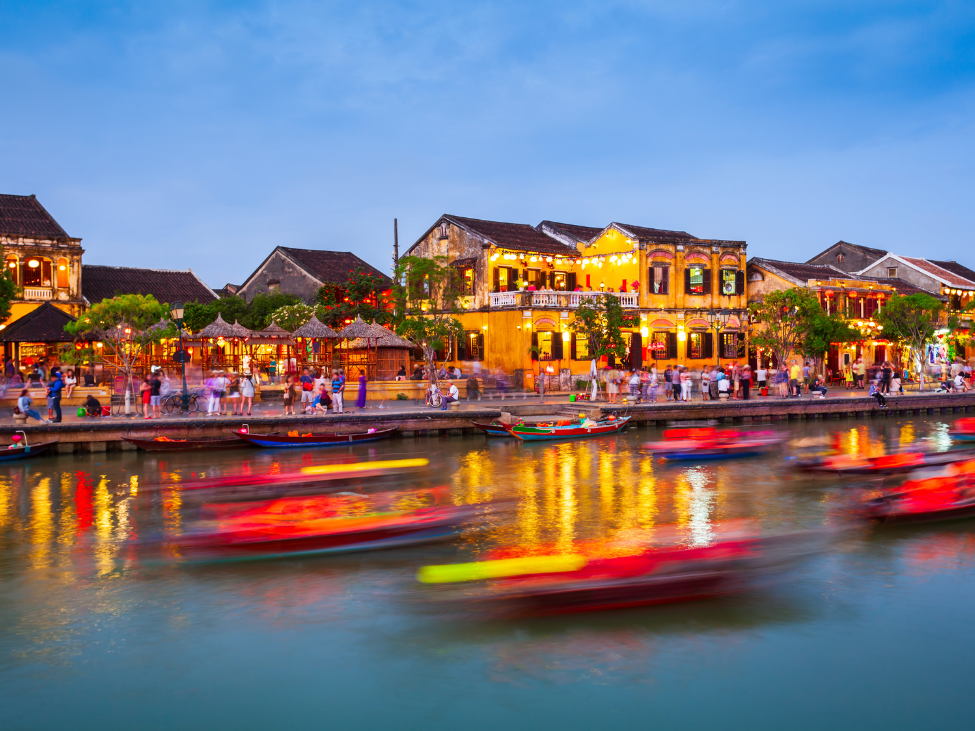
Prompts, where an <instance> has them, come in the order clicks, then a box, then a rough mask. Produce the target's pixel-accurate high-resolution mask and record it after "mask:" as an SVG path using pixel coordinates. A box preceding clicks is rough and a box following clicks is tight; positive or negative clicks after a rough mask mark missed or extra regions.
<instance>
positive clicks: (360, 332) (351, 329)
mask: <svg viewBox="0 0 975 731" xmlns="http://www.w3.org/2000/svg"><path fill="white" fill-rule="evenodd" d="M388 332H389V330H387V329H386V328H384V327H380V326H379V325H370V324H369V323H368V322H366V321H365V320H363V319H362V318H361V317H356V318H355V322H353V323H352V324H351V325H346V326H345V327H343V328H342V329H341V330H339V337H340V338H344V339H346V340H355V339H356V338H365V339H367V340H377V339H379V338H381V337H384V336H385V335H386V333H388Z"/></svg>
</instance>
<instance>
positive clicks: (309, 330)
mask: <svg viewBox="0 0 975 731" xmlns="http://www.w3.org/2000/svg"><path fill="white" fill-rule="evenodd" d="M350 327H351V326H350ZM293 335H294V337H296V338H309V339H323V338H330V339H336V340H337V339H338V338H339V337H341V336H340V335H339V334H338V333H337V332H335V331H334V330H333V329H332V328H330V327H329V326H328V325H326V324H324V323H323V322H321V321H320V320H319V319H318V318H317V317H315V316H314V315H312V316H311V319H310V320H309V321H308V322H306V323H305V324H304V325H302V326H301V327H299V328H298V329H297V330H295V331H294V333H293Z"/></svg>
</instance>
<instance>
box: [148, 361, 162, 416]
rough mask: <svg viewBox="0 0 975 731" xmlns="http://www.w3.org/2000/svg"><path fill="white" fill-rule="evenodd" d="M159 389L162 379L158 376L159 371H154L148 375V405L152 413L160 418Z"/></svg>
mask: <svg viewBox="0 0 975 731" xmlns="http://www.w3.org/2000/svg"><path fill="white" fill-rule="evenodd" d="M161 391H162V381H161V380H160V378H159V371H156V372H154V373H152V374H151V375H150V376H149V406H151V407H152V415H153V416H154V417H155V418H157V419H161V418H162V396H161V395H160V392H161Z"/></svg>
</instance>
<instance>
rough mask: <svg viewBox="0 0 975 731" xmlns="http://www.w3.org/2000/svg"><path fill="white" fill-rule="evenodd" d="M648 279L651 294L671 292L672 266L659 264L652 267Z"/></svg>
mask: <svg viewBox="0 0 975 731" xmlns="http://www.w3.org/2000/svg"><path fill="white" fill-rule="evenodd" d="M647 281H648V282H649V283H650V284H649V289H648V291H649V292H650V294H670V267H669V266H662V265H657V264H655V265H654V266H652V267H650V271H649V272H648V277H647Z"/></svg>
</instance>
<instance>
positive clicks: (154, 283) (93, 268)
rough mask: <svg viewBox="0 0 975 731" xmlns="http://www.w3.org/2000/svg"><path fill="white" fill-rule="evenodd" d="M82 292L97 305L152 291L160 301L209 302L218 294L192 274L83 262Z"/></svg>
mask: <svg viewBox="0 0 975 731" xmlns="http://www.w3.org/2000/svg"><path fill="white" fill-rule="evenodd" d="M83 282H84V283H83V285H82V294H83V295H84V298H85V301H86V303H87V304H91V305H93V304H96V303H98V302H101V301H102V300H103V299H109V298H111V297H115V296H116V295H120V294H142V295H149V294H151V295H152V296H153V297H155V298H156V299H157V300H158V301H159V302H163V303H166V304H173V303H174V302H177V301H179V302H183V303H184V304H185V303H187V302H210V301H211V300H215V299H216V298H217V295H216V294H214V292H213V290H212V289H210V288H209V287H208V286H207V285H206V284H204V282H203V280H202V279H200V278H199V277H198V276H196V274H194V273H193V270H192V269H188V270H186V271H181V270H174V269H139V268H136V267H111V266H103V265H101V264H85V265H84V267H83Z"/></svg>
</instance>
